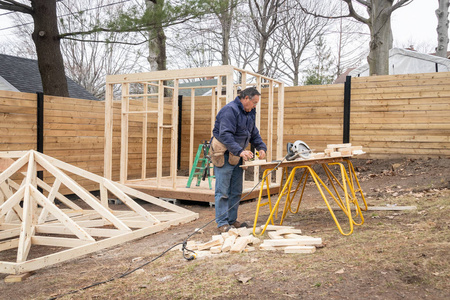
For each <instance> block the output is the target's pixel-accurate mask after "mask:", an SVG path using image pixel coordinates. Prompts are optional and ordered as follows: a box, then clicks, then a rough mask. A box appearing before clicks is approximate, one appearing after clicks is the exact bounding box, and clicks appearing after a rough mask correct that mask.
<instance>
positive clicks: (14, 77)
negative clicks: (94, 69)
mask: <svg viewBox="0 0 450 300" xmlns="http://www.w3.org/2000/svg"><path fill="white" fill-rule="evenodd" d="M0 76H1V77H3V78H4V79H5V80H6V81H7V82H9V83H10V84H11V85H12V86H14V87H15V88H16V89H17V90H19V91H20V92H23V93H36V92H42V91H43V89H42V82H41V75H40V73H39V67H38V62H37V60H34V59H28V58H23V57H17V56H11V55H6V54H0ZM66 78H67V86H68V89H69V95H70V97H71V98H79V99H87V100H99V99H97V98H96V97H94V95H92V94H91V93H89V92H88V91H86V90H85V89H84V88H83V87H82V86H81V85H79V84H78V83H76V82H75V81H73V80H72V79H70V78H69V77H67V76H66Z"/></svg>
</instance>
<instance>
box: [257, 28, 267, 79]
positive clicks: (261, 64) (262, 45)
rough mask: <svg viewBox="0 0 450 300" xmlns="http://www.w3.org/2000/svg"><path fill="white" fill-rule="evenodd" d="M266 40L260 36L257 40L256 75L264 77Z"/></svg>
mask: <svg viewBox="0 0 450 300" xmlns="http://www.w3.org/2000/svg"><path fill="white" fill-rule="evenodd" d="M266 48H267V38H265V37H264V36H261V37H260V39H259V57H258V72H257V73H258V74H261V75H265V70H264V57H265V56H266Z"/></svg>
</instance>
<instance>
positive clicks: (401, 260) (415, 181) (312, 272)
mask: <svg viewBox="0 0 450 300" xmlns="http://www.w3.org/2000/svg"><path fill="white" fill-rule="evenodd" d="M353 162H354V165H355V169H356V171H357V172H358V177H359V179H360V182H361V186H362V189H363V191H364V194H365V196H366V200H367V203H368V205H369V206H387V205H391V206H416V207H417V209H415V210H404V211H366V212H364V213H363V215H364V218H365V223H364V224H363V225H361V226H356V227H355V229H354V232H353V234H352V235H350V236H343V235H341V234H340V233H339V231H338V229H337V227H336V225H335V223H334V222H333V220H332V218H331V216H330V213H329V212H328V211H327V210H324V209H321V208H320V207H323V206H324V202H323V200H322V199H321V198H319V196H318V194H317V193H316V192H315V188H314V187H313V186H312V185H308V187H307V189H306V192H305V193H306V195H305V198H304V200H303V202H302V204H301V209H300V212H299V213H297V214H289V215H288V217H287V219H286V220H285V222H284V224H285V225H293V226H295V227H296V228H299V229H301V230H302V231H303V233H304V234H306V235H311V236H314V237H321V238H322V239H323V241H324V245H325V247H323V248H319V249H317V251H316V252H315V253H313V254H284V253H282V252H271V251H259V250H257V251H255V252H249V253H243V254H219V255H213V256H209V257H199V258H197V259H195V260H193V261H187V260H185V259H184V258H183V256H182V254H181V252H180V251H170V252H168V253H166V254H165V255H164V256H162V257H161V258H159V259H157V260H155V261H154V262H151V263H148V264H146V265H145V266H143V267H142V268H141V269H139V270H137V271H136V272H133V273H131V274H129V275H128V276H125V277H124V278H118V277H119V276H120V275H121V274H123V273H124V272H126V271H128V270H131V269H134V268H137V267H139V266H141V265H143V264H145V263H146V262H148V261H150V260H151V259H153V258H155V257H156V256H158V255H159V254H160V253H161V252H163V251H164V250H165V249H167V248H168V247H169V246H171V245H174V244H176V243H178V242H180V241H182V240H183V239H185V238H186V237H187V236H188V235H189V234H190V233H191V232H192V231H193V230H194V229H195V228H199V227H202V226H203V225H204V224H205V223H206V222H208V221H210V220H211V219H212V218H214V208H211V207H210V206H209V205H207V204H204V203H192V202H182V203H181V204H180V205H182V206H183V207H186V208H188V209H190V210H193V211H195V212H198V213H199V214H200V218H199V219H198V220H196V221H194V222H191V223H189V224H185V225H181V226H178V227H174V228H170V229H168V230H165V231H163V232H159V233H157V234H154V235H151V236H147V237H145V238H142V239H139V240H137V241H134V242H130V243H126V244H124V245H120V246H118V247H114V248H111V249H106V250H103V251H99V252H96V253H93V254H90V255H87V256H85V257H82V258H78V259H74V260H72V261H69V262H66V263H62V264H58V265H54V266H51V267H47V268H45V269H41V270H39V271H37V272H35V274H34V275H32V276H30V277H29V278H28V279H26V280H25V281H23V282H20V283H5V282H4V280H3V279H4V278H5V277H6V275H4V274H3V275H0V290H1V293H0V298H1V299H49V298H52V297H59V298H60V299H450V219H449V217H448V215H449V213H450V158H440V159H396V160H375V159H374V160H372V159H356V160H354V161H353ZM318 171H319V170H318ZM255 207H256V202H255V201H246V202H244V203H242V204H241V205H240V208H239V218H240V220H242V221H243V220H246V221H250V222H251V223H253V218H254V214H255ZM262 214H263V215H264V214H265V215H266V216H267V212H266V211H263V212H262ZM337 216H338V220H339V221H340V222H341V224H342V226H343V229H344V231H348V223H345V221H344V218H343V215H342V214H339V213H337ZM263 217H264V216H262V217H261V218H260V220H261V221H260V223H262V221H265V220H263ZM213 234H217V232H216V228H215V224H214V223H212V224H211V225H209V226H207V227H206V228H205V229H204V233H203V234H196V235H195V236H193V237H192V240H195V241H205V242H206V241H208V240H209V239H210V238H211V236H212V235H213ZM109 279H111V280H110V281H109V282H107V283H104V284H99V285H96V286H94V287H91V288H87V289H83V288H84V287H87V286H90V285H93V284H95V283H97V282H102V281H105V280H109ZM72 291H76V292H75V293H72V294H70V292H72Z"/></svg>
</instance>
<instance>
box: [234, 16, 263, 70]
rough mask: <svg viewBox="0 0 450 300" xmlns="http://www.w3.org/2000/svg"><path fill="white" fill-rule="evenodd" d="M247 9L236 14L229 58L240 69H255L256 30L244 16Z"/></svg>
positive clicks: (256, 55)
mask: <svg viewBox="0 0 450 300" xmlns="http://www.w3.org/2000/svg"><path fill="white" fill-rule="evenodd" d="M247 12H248V11H245V10H244V11H242V12H239V13H238V14H236V17H237V21H236V23H235V26H234V29H233V30H232V39H231V40H232V42H231V44H230V59H231V61H232V63H233V65H235V66H237V67H240V68H242V69H251V70H252V71H254V72H256V71H257V62H258V53H257V52H256V51H255V49H258V32H257V31H256V28H255V27H254V26H253V23H252V22H251V21H250V20H249V19H248V18H246V17H245V16H248V14H247Z"/></svg>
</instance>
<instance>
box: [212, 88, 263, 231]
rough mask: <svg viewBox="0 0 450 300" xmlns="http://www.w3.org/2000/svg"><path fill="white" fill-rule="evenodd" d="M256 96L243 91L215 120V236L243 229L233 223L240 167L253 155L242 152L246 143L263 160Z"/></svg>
mask: <svg viewBox="0 0 450 300" xmlns="http://www.w3.org/2000/svg"><path fill="white" fill-rule="evenodd" d="M260 95H261V94H260V93H259V92H258V90H257V89H256V88H254V87H251V88H247V89H245V90H243V91H241V93H240V95H239V96H238V97H236V99H234V101H232V102H230V103H228V104H227V105H225V106H224V107H223V108H222V109H221V110H220V111H219V113H218V114H217V117H216V122H215V125H214V129H213V137H212V139H211V160H212V162H213V164H214V174H215V177H216V190H215V208H216V222H217V227H218V229H219V232H226V231H228V230H229V229H230V228H231V227H236V228H238V227H244V226H246V225H247V224H245V223H241V222H239V221H237V215H238V208H239V200H240V199H241V194H242V183H243V182H242V181H243V169H242V168H241V167H240V165H242V163H243V161H247V160H249V159H252V158H253V153H252V152H251V151H249V150H246V148H247V146H248V144H249V143H251V144H252V145H253V146H254V147H255V148H256V150H258V151H259V157H260V158H261V159H263V158H264V157H265V156H266V151H267V147H266V144H264V142H263V140H262V139H261V136H260V134H259V130H258V128H256V125H255V119H256V109H255V108H256V105H257V104H258V102H259V96H260Z"/></svg>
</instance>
